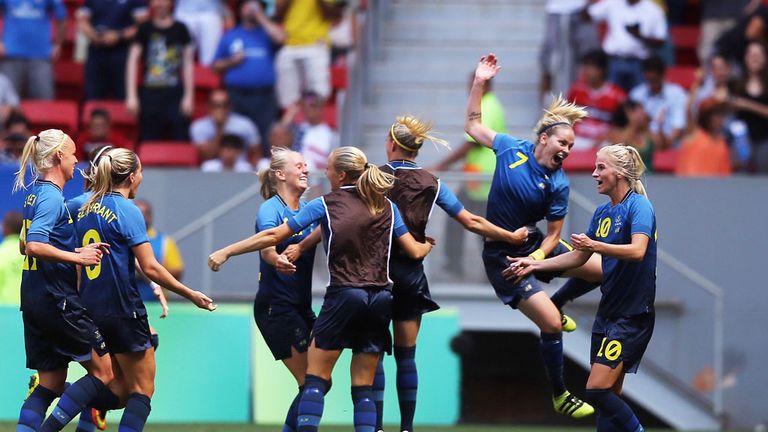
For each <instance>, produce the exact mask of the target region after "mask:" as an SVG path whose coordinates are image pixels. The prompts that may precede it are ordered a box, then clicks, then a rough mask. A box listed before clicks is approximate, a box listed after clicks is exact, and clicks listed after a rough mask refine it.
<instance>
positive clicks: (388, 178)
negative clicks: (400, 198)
mask: <svg viewBox="0 0 768 432" xmlns="http://www.w3.org/2000/svg"><path fill="white" fill-rule="evenodd" d="M331 157H332V158H333V169H334V170H335V171H337V172H344V173H347V178H348V179H349V180H352V181H355V186H357V193H358V195H360V198H362V200H363V201H364V202H365V204H366V205H367V206H368V210H370V211H371V213H373V214H378V213H381V212H382V211H383V210H384V208H385V207H386V205H387V197H386V196H385V194H386V193H387V192H388V191H389V190H390V189H392V187H393V186H394V185H395V176H393V175H391V174H387V173H385V172H382V171H381V170H380V169H379V167H377V166H376V165H373V164H370V163H368V159H367V158H366V157H365V153H363V152H362V150H360V149H359V148H357V147H350V146H347V147H339V148H337V149H336V150H334V151H333V152H332V153H331Z"/></svg>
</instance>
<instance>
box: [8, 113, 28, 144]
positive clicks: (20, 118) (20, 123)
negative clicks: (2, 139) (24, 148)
mask: <svg viewBox="0 0 768 432" xmlns="http://www.w3.org/2000/svg"><path fill="white" fill-rule="evenodd" d="M31 127H32V125H31V124H30V123H29V120H28V119H27V118H26V117H25V116H24V114H22V113H20V112H13V113H11V115H10V116H8V119H7V120H6V121H5V133H6V134H7V135H11V134H18V135H21V136H23V137H24V140H25V141H26V140H27V139H28V138H29V137H30V136H32V129H31Z"/></svg>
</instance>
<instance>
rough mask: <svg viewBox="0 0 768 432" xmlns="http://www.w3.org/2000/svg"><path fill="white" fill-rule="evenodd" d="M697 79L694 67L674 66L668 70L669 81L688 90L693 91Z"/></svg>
mask: <svg viewBox="0 0 768 432" xmlns="http://www.w3.org/2000/svg"><path fill="white" fill-rule="evenodd" d="M695 77H696V68H695V67H693V66H672V67H670V68H667V81H669V82H672V83H675V84H677V85H679V86H682V87H683V88H684V89H686V90H690V89H691V85H692V84H693V80H694V78H695Z"/></svg>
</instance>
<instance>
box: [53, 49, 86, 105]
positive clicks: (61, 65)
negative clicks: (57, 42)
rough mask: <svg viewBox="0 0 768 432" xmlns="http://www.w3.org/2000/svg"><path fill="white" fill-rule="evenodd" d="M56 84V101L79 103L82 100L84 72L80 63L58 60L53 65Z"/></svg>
mask: <svg viewBox="0 0 768 432" xmlns="http://www.w3.org/2000/svg"><path fill="white" fill-rule="evenodd" d="M53 74H54V80H55V82H56V99H65V100H71V101H74V102H77V103H79V102H80V101H81V100H83V95H84V92H83V90H84V84H85V70H84V66H83V64H82V63H76V62H73V61H67V60H60V61H57V62H56V63H54V64H53Z"/></svg>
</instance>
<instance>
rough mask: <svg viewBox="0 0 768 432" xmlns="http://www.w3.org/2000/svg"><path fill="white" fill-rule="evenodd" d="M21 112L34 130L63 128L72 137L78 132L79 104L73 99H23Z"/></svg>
mask: <svg viewBox="0 0 768 432" xmlns="http://www.w3.org/2000/svg"><path fill="white" fill-rule="evenodd" d="M21 112H22V113H24V115H25V116H26V117H27V119H29V122H30V123H31V127H32V131H33V132H38V131H41V130H45V129H61V130H63V131H64V132H65V133H67V134H68V135H69V136H70V137H74V136H75V133H76V132H77V104H76V103H75V102H72V101H49V100H22V101H21Z"/></svg>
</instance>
